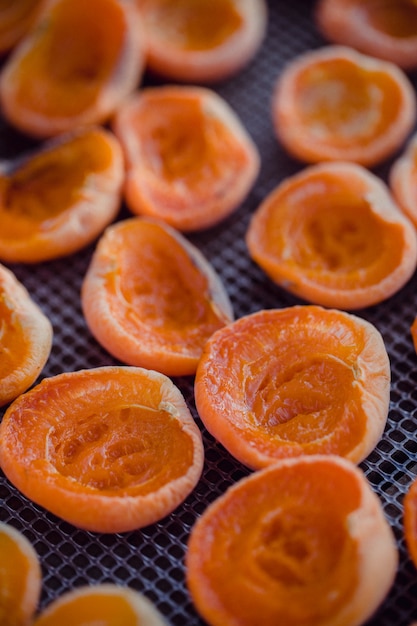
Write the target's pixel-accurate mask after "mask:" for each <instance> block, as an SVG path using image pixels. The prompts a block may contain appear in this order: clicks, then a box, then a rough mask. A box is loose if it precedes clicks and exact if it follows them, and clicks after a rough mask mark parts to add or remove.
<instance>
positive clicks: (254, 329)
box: [195, 306, 390, 469]
mask: <svg viewBox="0 0 417 626" xmlns="http://www.w3.org/2000/svg"><path fill="white" fill-rule="evenodd" d="M389 395H390V365H389V360H388V355H387V351H386V349H385V346H384V342H383V339H382V337H381V335H380V333H379V332H378V330H377V329H376V328H375V326H373V325H372V324H370V323H369V322H367V321H365V320H363V319H361V318H359V317H356V316H354V315H352V314H349V313H345V312H343V311H337V310H331V309H323V308H321V307H316V306H294V307H289V308H284V309H270V310H263V311H258V312H256V313H252V314H251V315H247V316H244V317H241V318H240V319H238V320H236V321H235V322H233V323H232V324H229V325H228V326H225V327H224V328H222V329H220V330H218V331H217V332H216V333H214V335H213V336H212V337H211V338H210V339H209V340H208V342H207V344H206V346H205V349H204V352H203V355H202V357H201V360H200V362H199V364H198V368H197V373H196V378H195V401H196V407H197V410H198V413H199V415H200V417H201V419H202V421H203V422H204V424H205V426H206V428H207V430H208V431H209V432H210V433H211V434H212V435H213V436H214V437H215V438H216V439H217V440H218V441H219V442H220V443H221V444H223V446H224V447H225V448H226V449H227V450H228V451H229V452H230V453H231V454H232V455H233V456H234V457H235V458H237V459H238V460H239V461H241V462H242V463H244V464H245V465H247V466H248V467H251V468H253V469H259V468H262V467H265V466H267V465H271V464H273V463H275V462H276V461H277V460H279V459H282V458H286V457H294V456H300V455H311V454H319V453H323V454H324V453H325V454H339V455H340V456H343V457H346V458H348V459H350V460H351V461H354V462H356V463H359V462H360V461H362V460H363V459H364V458H365V457H366V456H368V454H369V453H370V452H371V451H372V450H373V449H374V447H375V446H376V444H377V443H378V441H379V439H380V438H381V436H382V433H383V431H384V427H385V424H386V420H387V415H388V409H389Z"/></svg>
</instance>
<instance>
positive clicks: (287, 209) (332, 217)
mask: <svg viewBox="0 0 417 626" xmlns="http://www.w3.org/2000/svg"><path fill="white" fill-rule="evenodd" d="M246 243H247V246H248V250H249V254H250V256H251V257H252V259H253V260H254V261H255V262H256V263H257V264H258V265H259V266H260V267H261V268H262V269H263V270H264V271H265V272H266V274H267V275H268V276H269V277H270V278H271V279H272V280H273V281H274V282H275V283H277V284H278V285H280V286H281V287H282V288H284V289H286V290H287V291H289V292H291V293H293V294H295V295H296V296H298V297H300V298H303V299H304V300H307V301H308V302H312V303H315V304H319V305H322V306H328V307H335V308H340V309H360V308H362V307H368V306H372V305H375V304H378V303H380V302H382V301H384V300H386V299H387V298H389V297H391V296H393V295H394V294H395V293H397V292H398V291H399V290H400V289H401V288H402V287H403V286H404V285H405V284H406V283H407V282H408V280H409V279H410V278H411V276H412V275H413V273H414V271H415V268H416V264H417V238H416V231H415V228H414V226H413V224H412V223H411V222H410V221H409V219H408V218H407V217H406V216H405V215H404V214H403V212H402V211H400V209H399V207H398V206H397V205H396V204H395V202H394V200H393V198H392V197H391V194H390V192H389V189H388V187H387V186H386V185H385V183H383V181H382V180H380V179H379V178H378V177H376V176H375V175H374V174H372V173H371V172H370V171H368V170H366V169H365V168H363V167H362V166H360V165H356V164H354V163H348V162H334V163H321V164H317V165H312V166H309V167H307V168H305V169H304V170H303V171H301V172H299V173H297V174H295V175H293V176H291V177H289V178H287V179H286V180H284V181H282V182H281V183H280V184H279V185H278V186H277V187H276V188H275V189H274V190H273V191H272V192H271V193H270V194H269V195H268V196H267V197H266V198H265V199H264V201H263V202H262V203H261V205H260V206H259V208H258V209H257V210H256V212H255V213H254V215H253V217H252V220H251V222H250V224H249V227H248V230H247V234H246Z"/></svg>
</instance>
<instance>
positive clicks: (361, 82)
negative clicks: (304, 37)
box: [272, 46, 416, 167]
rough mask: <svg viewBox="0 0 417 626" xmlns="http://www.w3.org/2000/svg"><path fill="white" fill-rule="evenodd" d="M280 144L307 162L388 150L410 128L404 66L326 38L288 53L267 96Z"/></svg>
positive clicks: (371, 161)
mask: <svg viewBox="0 0 417 626" xmlns="http://www.w3.org/2000/svg"><path fill="white" fill-rule="evenodd" d="M272 116H273V122H274V127H275V131H276V134H277V137H278V139H279V141H280V142H281V143H282V144H283V146H284V148H285V149H286V150H287V151H288V152H289V153H290V154H291V155H293V156H294V157H296V158H297V159H299V160H301V161H305V162H308V163H315V162H319V161H337V160H346V161H354V162H356V163H360V164H361V165H365V166H368V167H371V166H374V165H376V164H378V163H380V162H382V161H383V160H385V159H387V158H388V157H390V156H391V155H392V154H393V153H394V152H395V151H396V150H397V149H398V148H400V147H401V145H402V144H403V142H404V141H405V140H406V139H407V137H408V135H409V133H410V132H411V131H412V129H413V127H414V124H415V121H416V95H415V92H414V88H413V86H412V84H411V82H410V81H409V79H408V78H407V76H406V75H405V74H404V72H403V71H402V70H401V69H400V68H399V67H397V66H396V65H394V64H393V63H389V62H387V61H382V60H381V59H377V58H374V57H370V56H368V55H364V54H362V53H360V52H357V51H356V50H354V49H353V48H349V47H347V46H346V47H345V46H324V47H322V48H320V49H317V50H309V51H307V52H305V53H303V54H302V55H300V56H298V57H296V58H294V59H293V60H291V61H290V62H289V63H288V65H287V66H286V67H285V68H284V70H283V72H282V73H281V75H280V77H279V79H278V81H277V83H276V87H275V90H274V92H273V97H272Z"/></svg>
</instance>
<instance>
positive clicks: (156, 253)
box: [81, 217, 233, 376]
mask: <svg viewBox="0 0 417 626" xmlns="http://www.w3.org/2000/svg"><path fill="white" fill-rule="evenodd" d="M81 302H82V307H83V312H84V316H85V319H86V322H87V324H88V327H89V328H90V330H91V332H92V334H93V335H94V336H95V338H96V339H97V341H98V342H99V343H100V344H101V345H102V346H104V347H105V348H106V349H107V350H108V351H109V352H110V353H111V354H112V355H113V356H115V357H116V358H118V359H120V361H122V362H124V363H127V364H129V365H137V366H141V367H146V368H150V369H155V370H158V371H160V372H163V373H164V374H166V375H168V376H185V375H192V374H194V373H195V370H196V367H197V363H198V361H199V359H200V356H201V353H202V350H203V347H204V344H205V342H206V341H207V339H208V338H209V337H210V336H211V335H212V334H213V333H214V332H215V331H216V330H217V329H218V328H221V327H222V326H224V325H225V324H227V323H229V322H230V321H231V320H232V319H233V310H232V306H231V303H230V300H229V297H228V295H227V292H226V290H225V288H224V287H223V284H222V282H221V280H220V277H219V276H218V275H217V273H216V272H215V271H214V269H213V268H212V266H211V264H210V263H209V262H208V261H207V259H205V257H204V256H203V255H202V254H201V253H200V252H199V250H198V249H197V248H195V247H194V246H193V245H192V244H191V243H190V242H189V241H187V240H186V239H185V238H184V237H183V236H182V235H180V233H178V232H177V231H175V230H174V229H172V228H170V227H169V226H167V225H166V224H164V222H158V221H156V220H152V219H150V218H140V217H133V218H130V219H128V220H123V221H120V222H118V223H116V224H114V225H112V226H109V227H108V228H107V230H106V231H105V233H104V235H103V236H102V238H101V239H100V241H99V243H98V246H97V248H96V251H95V253H94V255H93V258H92V260H91V263H90V266H89V268H88V270H87V273H86V275H85V277H84V281H83V285H82V291H81Z"/></svg>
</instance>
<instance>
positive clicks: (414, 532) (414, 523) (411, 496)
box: [404, 478, 417, 568]
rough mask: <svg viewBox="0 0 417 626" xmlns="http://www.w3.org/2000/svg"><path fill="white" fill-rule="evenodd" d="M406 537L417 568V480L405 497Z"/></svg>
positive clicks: (412, 483) (413, 482)
mask: <svg viewBox="0 0 417 626" xmlns="http://www.w3.org/2000/svg"><path fill="white" fill-rule="evenodd" d="M404 535H405V540H406V544H407V548H408V552H409V555H410V557H411V560H412V562H413V563H414V565H415V567H416V568H417V478H416V479H414V480H413V481H412V482H411V484H410V485H409V487H408V490H407V492H406V494H405V496H404Z"/></svg>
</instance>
